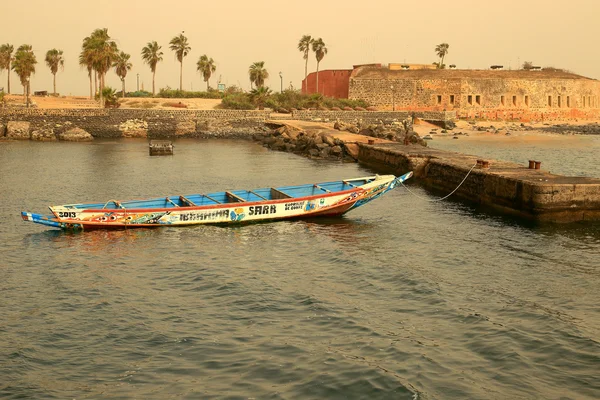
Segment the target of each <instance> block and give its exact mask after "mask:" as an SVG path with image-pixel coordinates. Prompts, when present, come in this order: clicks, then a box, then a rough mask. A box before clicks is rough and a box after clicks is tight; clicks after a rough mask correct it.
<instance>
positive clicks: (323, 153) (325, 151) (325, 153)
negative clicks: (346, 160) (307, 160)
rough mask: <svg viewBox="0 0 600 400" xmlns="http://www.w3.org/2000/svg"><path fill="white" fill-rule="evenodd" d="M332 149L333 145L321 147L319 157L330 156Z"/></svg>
mask: <svg viewBox="0 0 600 400" xmlns="http://www.w3.org/2000/svg"><path fill="white" fill-rule="evenodd" d="M330 149H331V147H325V148H323V149H321V151H320V152H319V157H322V158H327V157H329V152H330Z"/></svg>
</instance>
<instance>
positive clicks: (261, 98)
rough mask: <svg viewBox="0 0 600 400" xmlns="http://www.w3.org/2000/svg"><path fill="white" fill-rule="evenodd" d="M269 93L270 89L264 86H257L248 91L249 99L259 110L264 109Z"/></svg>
mask: <svg viewBox="0 0 600 400" xmlns="http://www.w3.org/2000/svg"><path fill="white" fill-rule="evenodd" d="M270 95H271V89H269V88H268V87H265V86H259V87H257V88H256V89H252V90H251V91H250V99H251V100H252V102H253V103H254V105H255V106H257V107H258V109H259V110H264V109H265V102H266V101H267V99H268V98H269V96H270Z"/></svg>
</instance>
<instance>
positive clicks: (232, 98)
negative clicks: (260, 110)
mask: <svg viewBox="0 0 600 400" xmlns="http://www.w3.org/2000/svg"><path fill="white" fill-rule="evenodd" d="M221 108H226V109H230V110H254V108H255V107H254V104H252V101H251V100H250V96H249V95H248V94H246V93H233V94H229V95H226V96H225V97H223V101H222V102H221Z"/></svg>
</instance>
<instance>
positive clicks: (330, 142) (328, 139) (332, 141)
mask: <svg viewBox="0 0 600 400" xmlns="http://www.w3.org/2000/svg"><path fill="white" fill-rule="evenodd" d="M321 137H322V138H323V142H324V143H327V144H328V145H329V146H335V139H334V138H332V137H331V136H329V135H326V134H323V135H322V136H321Z"/></svg>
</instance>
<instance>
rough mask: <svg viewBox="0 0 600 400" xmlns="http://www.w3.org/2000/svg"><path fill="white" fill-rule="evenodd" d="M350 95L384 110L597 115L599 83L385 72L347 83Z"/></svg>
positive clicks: (500, 115)
mask: <svg viewBox="0 0 600 400" xmlns="http://www.w3.org/2000/svg"><path fill="white" fill-rule="evenodd" d="M348 97H349V98H350V99H362V100H365V101H367V102H368V103H369V104H371V105H374V106H376V107H379V108H381V109H384V110H392V109H394V110H455V111H457V115H458V116H469V115H481V116H484V115H486V116H487V117H489V118H493V116H495V115H497V116H498V118H510V116H511V115H515V116H516V117H515V118H520V119H530V118H538V117H539V116H541V115H542V114H546V115H548V117H549V119H562V118H566V119H569V118H596V117H597V116H598V115H600V82H599V81H596V80H593V79H587V78H581V77H579V78H573V79H568V78H564V77H562V78H561V79H552V78H543V79H531V78H528V79H519V78H518V77H514V76H512V77H507V78H478V77H476V76H469V74H468V73H466V74H465V76H464V77H451V78H447V79H435V78H430V77H429V78H426V79H415V78H411V77H406V78H402V77H401V76H400V77H399V76H398V74H395V75H390V76H387V77H381V76H380V77H377V76H375V77H369V78H356V77H351V78H350V82H349V96H348Z"/></svg>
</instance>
